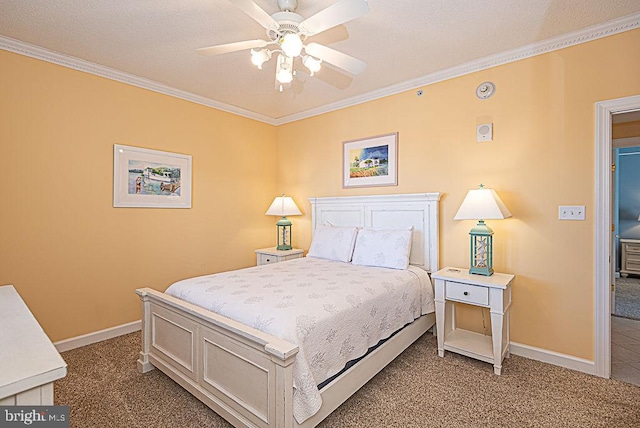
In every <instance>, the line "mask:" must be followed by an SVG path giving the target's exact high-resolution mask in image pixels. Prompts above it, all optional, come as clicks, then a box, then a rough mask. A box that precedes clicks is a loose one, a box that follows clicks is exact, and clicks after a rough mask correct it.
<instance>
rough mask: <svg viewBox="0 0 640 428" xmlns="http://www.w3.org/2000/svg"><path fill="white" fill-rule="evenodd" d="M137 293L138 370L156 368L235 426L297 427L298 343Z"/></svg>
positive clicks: (155, 294)
mask: <svg viewBox="0 0 640 428" xmlns="http://www.w3.org/2000/svg"><path fill="white" fill-rule="evenodd" d="M136 293H137V294H138V295H139V296H140V299H141V300H142V302H143V317H142V334H143V336H142V351H141V352H140V359H139V360H138V368H139V369H140V371H141V372H143V373H144V372H147V371H149V370H151V369H153V367H157V368H158V369H160V370H161V371H162V372H164V373H165V374H167V375H168V376H169V377H171V378H172V379H173V380H174V381H176V382H177V383H178V384H180V385H181V386H182V387H184V388H185V389H187V390H188V391H189V392H191V393H192V394H193V395H195V396H196V397H197V398H198V399H199V400H201V401H202V402H204V403H205V404H206V405H207V406H209V407H211V408H212V409H213V410H214V411H215V412H216V413H218V414H219V415H220V416H222V417H223V418H225V419H226V420H227V421H229V422H230V423H231V424H233V425H234V426H237V427H246V426H250V427H286V428H291V427H293V426H294V419H293V407H292V402H293V374H292V366H291V365H292V363H293V361H294V357H295V355H296V354H297V352H298V347H297V346H296V345H292V344H290V343H288V342H285V341H283V340H281V339H278V338H276V337H274V336H271V335H268V334H266V333H263V332H260V331H258V330H255V329H253V328H250V327H247V326H245V325H243V324H240V323H238V322H235V321H233V320H230V319H228V318H225V317H223V316H220V315H217V314H214V313H212V312H209V311H207V310H204V309H202V308H199V307H197V306H194V305H192V304H189V303H187V302H184V301H181V300H179V299H175V298H173V297H171V296H168V295H166V294H164V293H160V292H158V291H155V290H153V289H150V288H143V289H138V290H136Z"/></svg>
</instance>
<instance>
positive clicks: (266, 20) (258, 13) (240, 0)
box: [229, 0, 280, 30]
mask: <svg viewBox="0 0 640 428" xmlns="http://www.w3.org/2000/svg"><path fill="white" fill-rule="evenodd" d="M229 1H230V2H231V3H233V4H234V5H236V6H237V7H238V8H240V9H242V11H243V12H244V13H246V14H247V15H249V16H250V17H252V18H253V19H255V20H256V21H258V23H259V24H260V25H262V26H263V27H264V28H266V29H267V30H277V29H278V28H280V25H279V24H278V23H277V22H276V20H275V19H273V18H272V17H271V16H270V15H269V14H268V13H267V12H265V11H264V9H262V8H261V7H260V6H258V5H257V4H256V3H255V2H254V1H253V0H229Z"/></svg>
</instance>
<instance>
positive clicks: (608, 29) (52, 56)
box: [0, 13, 640, 126]
mask: <svg viewBox="0 0 640 428" xmlns="http://www.w3.org/2000/svg"><path fill="white" fill-rule="evenodd" d="M636 28H640V13H637V14H634V15H629V16H626V17H623V18H618V19H614V20H611V21H607V22H604V23H602V24H598V25H593V26H591V27H587V28H583V29H581V30H578V31H575V32H572V33H568V34H564V35H561V36H558V37H553V38H550V39H547V40H543V41H540V42H536V43H531V44H529V45H525V46H522V47H519V48H516V49H512V50H508V51H505V52H502V53H498V54H495V55H491V56H487V57H484V58H480V59H477V60H474V61H470V62H467V63H464V64H461V65H458V66H455V67H450V68H447V69H445V70H440V71H437V72H435V73H430V74H427V75H425V76H422V77H419V78H417V79H413V80H409V81H406V82H402V83H399V84H396V85H391V86H388V87H386V88H382V89H379V90H376V91H371V92H368V93H365V94H362V95H358V96H356V97H352V98H348V99H345V100H341V101H338V102H335V103H331V104H327V105H324V106H322V107H318V108H315V109H310V110H306V111H303V112H300V113H295V114H291V115H288V116H282V117H279V118H274V117H269V116H265V115H262V114H259V113H255V112H252V111H249V110H246V109H242V108H239V107H235V106H232V105H229V104H225V103H222V102H220V101H216V100H213V99H211V98H206V97H203V96H200V95H196V94H192V93H190V92H186V91H183V90H180V89H175V88H172V87H169V86H166V85H163V84H162V83H158V82H155V81H153V80H150V79H145V78H142V77H139V76H135V75H133V74H129V73H125V72H122V71H119V70H115V69H113V68H109V67H105V66H102V65H99V64H95V63H93V62H90V61H85V60H83V59H79V58H75V57H72V56H69V55H64V54H61V53H58V52H54V51H51V50H48V49H45V48H42V47H39V46H35V45H31V44H29V43H25V42H22V41H19V40H15V39H11V38H9V37H4V36H0V49H4V50H6V51H10V52H15V53H18V54H21V55H25V56H29V57H32V58H36V59H40V60H43V61H47V62H51V63H53V64H58V65H61V66H63V67H68V68H72V69H74V70H79V71H83V72H85V73H90V74H94V75H96V76H100V77H105V78H107V79H111V80H116V81H118V82H122V83H126V84H129V85H133V86H137V87H139V88H143V89H148V90H150V91H154V92H158V93H161V94H165V95H169V96H172V97H175V98H180V99H183V100H186V101H191V102H194V103H196V104H201V105H204V106H207V107H211V108H215V109H218V110H222V111H226V112H228V113H233V114H236V115H238V116H243V117H247V118H249V119H254V120H257V121H260V122H264V123H267V124H270V125H276V126H277V125H283V124H285V123H290V122H295V121H297V120H301V119H306V118H309V117H312V116H317V115H320V114H324V113H328V112H331V111H335V110H340V109H343V108H346V107H351V106H354V105H357V104H362V103H365V102H369V101H373V100H376V99H379V98H383V97H387V96H390V95H395V94H399V93H401V92H405V91H409V90H412V89H416V88H420V87H424V86H428V85H431V84H434V83H438V82H442V81H445V80H449V79H453V78H456V77H460V76H464V75H467V74H471V73H475V72H477V71H481V70H486V69H488V68H492V67H497V66H500V65H504V64H508V63H510V62H514V61H519V60H521V59H526V58H530V57H533V56H537V55H541V54H545V53H548V52H553V51H556V50H559V49H564V48H567V47H570V46H575V45H579V44H581V43H586V42H590V41H593V40H597V39H600V38H603V37H608V36H611V35H614V34H618V33H622V32H625V31H630V30H634V29H636Z"/></svg>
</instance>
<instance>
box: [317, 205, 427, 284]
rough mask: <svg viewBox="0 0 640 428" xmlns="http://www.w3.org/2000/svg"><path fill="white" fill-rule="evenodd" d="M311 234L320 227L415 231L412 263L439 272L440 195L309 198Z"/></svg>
mask: <svg viewBox="0 0 640 428" xmlns="http://www.w3.org/2000/svg"><path fill="white" fill-rule="evenodd" d="M309 201H310V202H311V231H312V233H313V231H315V229H316V226H317V225H319V224H331V225H333V226H352V227H378V228H405V227H411V226H412V227H413V238H412V239H413V241H412V243H411V259H410V263H411V264H412V265H414V266H417V267H420V268H422V269H424V270H426V271H428V272H435V271H437V270H438V251H439V245H438V223H439V222H438V212H439V201H440V193H413V194H400V195H373V196H337V197H329V198H309Z"/></svg>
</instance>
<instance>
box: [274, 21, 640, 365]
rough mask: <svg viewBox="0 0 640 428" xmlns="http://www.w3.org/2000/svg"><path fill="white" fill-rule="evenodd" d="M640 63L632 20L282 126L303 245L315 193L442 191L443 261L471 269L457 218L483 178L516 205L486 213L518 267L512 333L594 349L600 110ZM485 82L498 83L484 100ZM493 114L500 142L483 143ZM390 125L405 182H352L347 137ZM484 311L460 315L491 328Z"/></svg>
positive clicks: (636, 79) (639, 85)
mask: <svg viewBox="0 0 640 428" xmlns="http://www.w3.org/2000/svg"><path fill="white" fill-rule="evenodd" d="M639 69H640V30H635V31H630V32H626V33H623V34H619V35H615V36H611V37H607V38H604V39H600V40H597V41H593V42H590V43H586V44H582V45H578V46H574V47H571V48H567V49H563V50H559V51H555V52H552V53H549V54H545V55H540V56H537V57H533V58H529V59H525V60H522V61H518V62H515V63H511V64H507V65H503V66H500V67H495V68H492V69H488V70H484V71H481V72H477V73H473V74H471V75H467V76H463V77H459V78H456V79H452V80H448V81H445V82H441V83H437V84H433V85H429V86H427V87H424V88H423V89H424V95H423V96H422V97H418V96H417V95H416V91H408V92H405V93H402V94H398V95H394V96H389V97H386V98H383V99H379V100H375V101H371V102H368V103H366V104H362V105H358V106H354V107H350V108H346V109H342V110H339V111H335V112H331V113H327V114H323V115H321V116H316V117H313V118H309V119H305V120H300V121H297V122H294V123H290V124H287V125H282V126H280V127H278V158H279V163H278V184H279V186H280V187H281V188H286V189H287V192H288V193H290V194H291V195H292V196H293V197H294V198H295V200H296V201H300V205H302V209H303V210H304V211H306V215H305V216H304V217H301V218H296V219H295V223H296V226H297V227H298V233H297V234H296V236H295V237H294V244H295V245H297V246H299V247H301V248H308V246H309V243H310V219H311V216H310V214H309V209H310V206H309V203H308V201H307V198H309V197H315V196H337V195H358V194H380V193H412V192H430V191H438V192H442V193H443V194H444V196H443V198H442V201H441V211H440V214H441V230H440V232H441V235H440V236H441V245H440V251H441V267H443V266H447V265H449V266H461V267H465V266H468V251H469V248H468V246H469V244H468V232H469V229H470V228H471V227H472V226H473V222H472V221H454V220H453V216H454V215H455V212H456V211H457V209H458V207H459V205H460V203H461V202H462V199H463V198H464V196H465V194H466V192H467V190H469V189H472V188H475V187H476V186H477V185H478V184H480V183H484V184H485V185H487V186H488V187H492V188H495V189H496V190H497V192H498V193H499V195H500V196H501V197H502V199H503V201H504V202H505V204H506V205H507V207H508V208H509V209H510V210H511V212H512V213H513V218H511V219H507V220H503V221H490V222H488V223H489V225H490V226H491V227H492V228H493V229H494V231H495V236H494V245H495V255H494V257H495V268H496V270H497V271H502V272H510V273H514V274H516V275H517V279H516V282H515V285H514V290H513V299H514V302H513V306H512V313H511V333H512V336H511V337H512V340H513V341H515V342H519V343H522V344H526V345H530V346H534V347H540V348H544V349H548V350H552V351H556V352H560V353H565V354H568V355H573V356H577V357H582V358H587V359H593V347H594V325H593V324H594V319H593V313H594V309H593V303H594V302H593V295H594V280H593V276H594V268H593V258H594V207H595V205H594V177H595V175H594V167H595V147H594V132H595V131H594V126H595V125H594V109H595V103H596V102H597V101H603V100H608V99H614V98H619V97H624V96H629V95H634V94H640V75H639V74H638V73H637V70H639ZM487 80H489V81H492V82H494V83H495V84H496V88H497V89H496V93H495V94H494V96H493V97H491V98H489V99H487V100H479V99H477V98H476V96H475V88H476V87H477V86H478V84H480V83H481V82H483V81H487ZM486 122H492V123H493V125H494V139H493V141H492V142H489V143H476V142H475V132H476V125H477V124H481V123H486ZM391 132H399V148H398V151H399V177H398V186H397V187H374V188H365V189H361V188H358V189H343V188H342V181H341V180H342V177H341V162H342V142H343V141H347V140H352V139H357V138H363V137H367V136H373V135H379V134H385V133H391ZM558 205H585V206H586V213H587V219H586V221H559V220H558V218H557V216H558ZM484 316H485V318H487V320H486V321H485V328H488V325H489V324H488V314H486V313H484ZM482 317H483V311H482V310H479V309H478V308H470V310H469V311H467V312H466V314H465V317H464V319H463V320H462V321H463V322H464V323H465V324H471V325H472V327H471V328H474V329H476V330H478V331H482V329H483V320H482ZM489 331H490V330H489Z"/></svg>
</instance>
